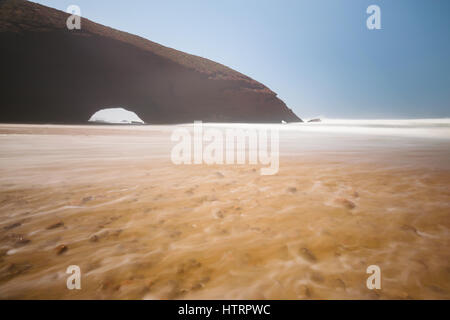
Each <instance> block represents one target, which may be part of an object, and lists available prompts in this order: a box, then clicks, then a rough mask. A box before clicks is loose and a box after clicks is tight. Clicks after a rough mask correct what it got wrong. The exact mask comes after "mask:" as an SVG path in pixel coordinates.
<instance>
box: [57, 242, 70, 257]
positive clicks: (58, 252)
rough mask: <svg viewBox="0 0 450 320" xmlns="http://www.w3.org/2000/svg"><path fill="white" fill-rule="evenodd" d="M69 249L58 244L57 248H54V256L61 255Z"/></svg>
mask: <svg viewBox="0 0 450 320" xmlns="http://www.w3.org/2000/svg"><path fill="white" fill-rule="evenodd" d="M68 249H69V248H68V247H67V246H66V245H64V244H60V245H59V246H57V247H56V254H57V255H58V256H59V255H62V254H63V253H64V252H66V251H67V250H68Z"/></svg>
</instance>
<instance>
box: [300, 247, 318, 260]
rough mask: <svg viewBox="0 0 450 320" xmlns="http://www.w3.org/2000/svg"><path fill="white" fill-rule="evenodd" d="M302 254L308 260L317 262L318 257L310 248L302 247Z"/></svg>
mask: <svg viewBox="0 0 450 320" xmlns="http://www.w3.org/2000/svg"><path fill="white" fill-rule="evenodd" d="M300 255H301V256H302V257H303V258H305V259H306V260H308V261H309V262H313V263H314V262H316V261H317V258H316V256H315V255H314V254H313V253H312V252H311V251H310V250H309V249H308V248H301V249H300Z"/></svg>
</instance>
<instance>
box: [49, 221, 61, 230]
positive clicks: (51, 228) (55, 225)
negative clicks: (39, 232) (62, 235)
mask: <svg viewBox="0 0 450 320" xmlns="http://www.w3.org/2000/svg"><path fill="white" fill-rule="evenodd" d="M60 227H64V222H62V221H60V222H57V223H55V224H52V225H51V226H48V227H47V230H53V229H57V228H60Z"/></svg>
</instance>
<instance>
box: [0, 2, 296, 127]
mask: <svg viewBox="0 0 450 320" xmlns="http://www.w3.org/2000/svg"><path fill="white" fill-rule="evenodd" d="M68 16H69V14H67V13H64V12H62V11H58V10H55V9H51V8H48V7H45V6H42V5H38V4H35V3H32V2H27V1H22V0H6V1H4V0H3V1H2V0H0V56H1V59H0V69H1V70H2V80H1V81H2V83H1V87H2V96H1V100H0V101H1V105H2V111H1V113H0V122H32V123H85V122H86V121H87V120H88V119H89V118H90V116H91V115H92V114H94V113H95V112H96V111H98V110H99V109H102V108H108V107H124V108H126V109H128V110H130V111H134V112H136V113H137V114H138V116H140V117H141V118H142V119H143V120H144V121H146V122H147V123H181V122H192V121H194V120H203V121H219V122H276V123H279V122H281V121H282V120H285V121H287V122H294V121H301V120H300V119H299V118H298V117H297V116H296V115H295V114H294V113H293V112H292V111H291V110H290V109H289V108H287V106H286V105H285V104H284V103H283V101H281V100H280V99H278V98H277V96H276V94H275V93H274V92H272V91H271V90H270V89H268V88H267V87H265V86H264V85H262V84H261V83H259V82H256V81H255V80H253V79H251V78H249V77H247V76H245V75H243V74H240V73H238V72H236V71H234V70H232V69H230V68H228V67H225V66H223V65H221V64H219V63H216V62H213V61H210V60H207V59H204V58H200V57H197V56H193V55H190V54H187V53H183V52H180V51H177V50H174V49H170V48H167V47H164V46H161V45H159V44H157V43H154V42H151V41H148V40H146V39H143V38H140V37H138V36H134V35H131V34H128V33H125V32H121V31H117V30H114V29H111V28H108V27H105V26H102V25H99V24H96V23H94V22H92V21H89V20H87V19H84V18H83V19H82V22H81V30H72V31H70V30H68V29H67V28H66V20H67V18H68Z"/></svg>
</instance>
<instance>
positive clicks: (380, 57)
mask: <svg viewBox="0 0 450 320" xmlns="http://www.w3.org/2000/svg"><path fill="white" fill-rule="evenodd" d="M35 2H38V3H41V4H44V5H47V6H50V7H53V8H57V9H60V10H64V11H65V10H66V8H67V7H68V6H69V5H71V4H76V5H78V6H80V8H81V13H82V16H83V17H86V18H88V19H91V20H93V21H95V22H98V23H101V24H104V25H107V26H110V27H113V28H116V29H119V30H122V31H127V32H130V33H133V34H137V35H140V36H142V37H144V38H147V39H149V40H152V41H155V42H158V43H160V44H162V45H165V46H168V47H172V48H175V49H178V50H182V51H185V52H188V53H191V54H195V55H199V56H202V57H205V58H208V59H211V60H214V61H217V62H220V63H222V64H224V65H226V66H229V67H231V68H233V69H235V70H237V71H239V72H242V73H244V74H246V75H248V76H250V77H252V78H254V79H255V80H258V81H260V82H262V83H264V84H265V85H266V86H268V87H269V88H271V89H272V90H273V91H275V92H277V93H278V95H279V97H280V98H281V99H282V100H283V101H284V102H286V104H287V105H288V106H289V107H290V108H292V109H293V110H294V111H295V112H296V113H297V114H298V115H299V116H300V117H304V118H310V117H315V116H322V117H327V118H355V119H358V118H360V119H362V118H439V117H450V18H449V12H450V1H448V0H384V1H383V0H339V1H337V0H291V1H288V0H278V1H275V0H271V1H266V0H227V1H216V0H190V1H187V0H179V1H175V0H166V1H152V0H150V1H149V0H128V1H110V0H69V1H66V0H39V1H35ZM371 4H376V5H378V6H379V7H380V8H381V26H382V29H381V30H368V29H367V27H366V19H367V17H368V14H367V13H366V9H367V7H368V6H369V5H371Z"/></svg>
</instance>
